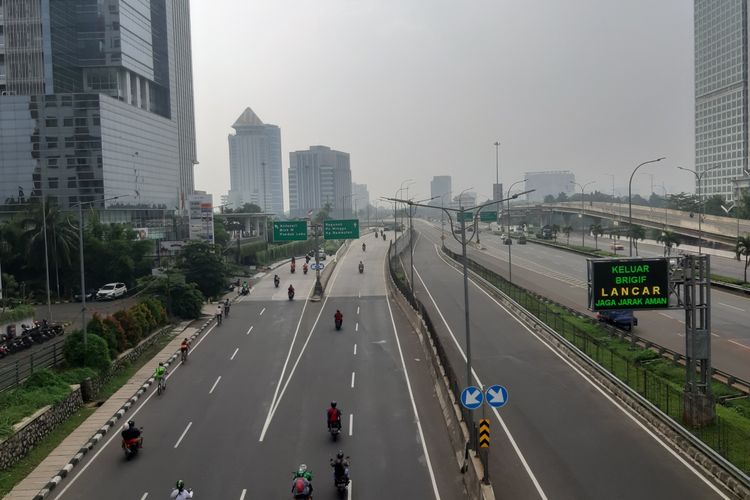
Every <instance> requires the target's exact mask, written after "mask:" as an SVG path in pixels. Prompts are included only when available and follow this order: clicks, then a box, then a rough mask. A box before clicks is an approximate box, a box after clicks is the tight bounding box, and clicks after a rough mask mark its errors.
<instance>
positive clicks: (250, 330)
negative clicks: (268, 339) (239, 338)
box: [245, 326, 255, 335]
mask: <svg viewBox="0 0 750 500" xmlns="http://www.w3.org/2000/svg"><path fill="white" fill-rule="evenodd" d="M253 328H255V327H254V326H251V327H250V329H249V330H248V331H247V333H246V334H245V335H250V332H252V331H253Z"/></svg>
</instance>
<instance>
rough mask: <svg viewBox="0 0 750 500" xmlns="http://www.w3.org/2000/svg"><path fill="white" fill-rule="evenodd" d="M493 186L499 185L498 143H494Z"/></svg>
mask: <svg viewBox="0 0 750 500" xmlns="http://www.w3.org/2000/svg"><path fill="white" fill-rule="evenodd" d="M493 144H494V145H495V184H500V141H495V142H494V143H493Z"/></svg>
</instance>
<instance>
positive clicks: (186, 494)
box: [169, 479, 193, 500]
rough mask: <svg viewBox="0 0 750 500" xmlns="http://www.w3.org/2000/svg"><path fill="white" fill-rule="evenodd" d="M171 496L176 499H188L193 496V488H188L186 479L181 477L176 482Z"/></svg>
mask: <svg viewBox="0 0 750 500" xmlns="http://www.w3.org/2000/svg"><path fill="white" fill-rule="evenodd" d="M169 498H174V499H175V500H186V499H188V498H193V490H191V489H189V488H188V489H186V488H185V481H183V480H182V479H180V480H178V481H177V482H176V483H175V485H174V490H172V493H171V494H170V495H169Z"/></svg>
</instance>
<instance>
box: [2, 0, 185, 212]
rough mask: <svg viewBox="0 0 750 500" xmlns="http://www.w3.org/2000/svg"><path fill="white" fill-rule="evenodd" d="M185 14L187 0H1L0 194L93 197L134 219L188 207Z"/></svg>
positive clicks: (14, 198) (65, 202)
mask: <svg viewBox="0 0 750 500" xmlns="http://www.w3.org/2000/svg"><path fill="white" fill-rule="evenodd" d="M189 26H190V17H189V2H188V0H150V1H145V0H136V1H125V0H0V91H2V95H0V204H2V203H5V204H12V203H15V202H18V201H24V200H27V199H28V198H34V197H39V196H42V195H43V196H45V197H47V198H52V199H54V200H55V201H57V203H58V204H59V205H60V206H61V207H62V208H66V207H70V206H71V205H74V204H75V203H77V202H81V201H83V202H93V203H92V204H93V206H95V207H99V208H105V207H106V208H109V209H111V210H108V211H107V212H106V213H105V214H103V219H105V220H112V221H115V220H117V221H130V222H134V223H136V224H139V223H141V222H143V221H144V220H145V219H148V218H150V217H155V216H156V214H159V217H162V216H163V215H164V212H165V211H171V210H175V209H184V208H186V202H187V197H188V196H189V195H190V194H191V193H192V192H193V190H194V186H193V165H194V164H195V163H196V158H195V128H194V111H193V97H192V63H191V48H190V29H189ZM115 196H120V198H118V199H117V200H111V201H106V198H112V197H115Z"/></svg>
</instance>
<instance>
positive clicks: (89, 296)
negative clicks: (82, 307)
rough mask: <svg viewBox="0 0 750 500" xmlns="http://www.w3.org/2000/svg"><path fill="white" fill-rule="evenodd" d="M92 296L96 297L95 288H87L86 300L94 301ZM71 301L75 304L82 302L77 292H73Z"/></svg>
mask: <svg viewBox="0 0 750 500" xmlns="http://www.w3.org/2000/svg"><path fill="white" fill-rule="evenodd" d="M94 295H96V288H89V289H88V290H86V300H94ZM73 300H75V301H76V302H81V301H82V300H83V297H82V296H81V292H80V291H79V290H75V291H74V292H73Z"/></svg>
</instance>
